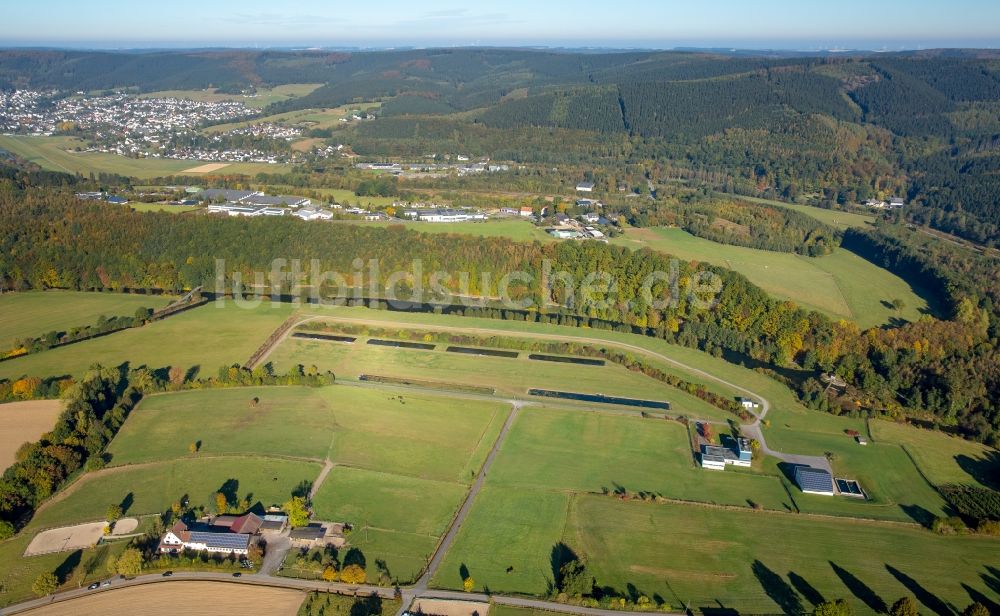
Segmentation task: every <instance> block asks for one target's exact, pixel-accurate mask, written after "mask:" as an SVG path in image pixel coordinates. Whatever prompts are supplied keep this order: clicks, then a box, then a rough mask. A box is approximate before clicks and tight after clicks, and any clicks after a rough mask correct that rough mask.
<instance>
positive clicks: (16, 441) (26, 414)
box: [0, 400, 63, 470]
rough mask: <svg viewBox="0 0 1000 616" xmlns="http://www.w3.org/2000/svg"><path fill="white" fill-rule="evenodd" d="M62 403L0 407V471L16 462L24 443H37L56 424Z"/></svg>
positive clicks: (16, 403) (30, 403) (44, 402)
mask: <svg viewBox="0 0 1000 616" xmlns="http://www.w3.org/2000/svg"><path fill="white" fill-rule="evenodd" d="M62 408H63V404H62V401H60V400H26V401H24V402H8V403H6V404H0V470H2V469H6V468H7V467H8V466H10V465H11V464H13V463H14V462H15V457H14V454H15V453H16V452H17V448H18V447H20V446H21V444H22V443H27V442H34V441H37V440H38V438H39V437H40V436H41V435H43V434H45V433H46V432H48V431H50V430H52V428H53V427H54V426H55V425H56V419H57V418H58V417H59V413H61V412H62Z"/></svg>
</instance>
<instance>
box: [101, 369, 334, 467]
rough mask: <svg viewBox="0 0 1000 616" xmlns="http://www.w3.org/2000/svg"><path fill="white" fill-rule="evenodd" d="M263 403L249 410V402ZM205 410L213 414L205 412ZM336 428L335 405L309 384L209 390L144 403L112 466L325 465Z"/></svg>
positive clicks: (125, 430) (113, 449)
mask: <svg viewBox="0 0 1000 616" xmlns="http://www.w3.org/2000/svg"><path fill="white" fill-rule="evenodd" d="M253 398H258V399H259V402H258V403H257V404H255V405H251V403H250V401H251V400H252V399H253ZM206 409H211V412H208V413H206V412H205V411H206ZM335 427H336V417H335V414H334V410H333V408H331V406H330V405H329V404H327V400H326V399H325V398H324V397H323V396H321V395H320V394H319V393H318V390H316V389H311V388H306V387H252V388H243V387H241V388H236V389H210V390H193V391H185V392H177V393H171V394H160V395H155V396H149V397H147V398H145V399H144V400H143V401H142V403H141V404H140V405H139V407H138V408H137V409H135V410H134V411H133V412H132V414H131V416H130V417H129V420H128V421H127V422H125V425H124V426H122V428H121V430H120V431H119V432H118V434H117V436H115V439H114V441H113V442H112V443H111V446H110V447H109V448H108V452H109V453H111V455H112V459H111V461H112V464H115V465H118V464H133V463H136V462H148V461H154V460H172V459H176V458H182V457H185V456H192V454H191V453H190V452H189V451H188V445H189V444H190V443H194V442H199V441H200V442H201V447H200V451H199V453H198V454H194V455H193V456H192V457H197V456H202V455H220V454H257V455H262V456H295V457H301V458H311V459H317V460H323V459H324V458H326V454H327V451H328V450H329V449H330V440H331V438H332V437H333V431H334V428H335Z"/></svg>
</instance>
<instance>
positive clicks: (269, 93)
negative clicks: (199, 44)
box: [139, 83, 323, 109]
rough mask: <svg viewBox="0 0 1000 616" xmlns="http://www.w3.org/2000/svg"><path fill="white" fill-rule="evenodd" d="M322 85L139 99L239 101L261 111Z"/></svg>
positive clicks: (168, 93)
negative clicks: (249, 93) (244, 93)
mask: <svg viewBox="0 0 1000 616" xmlns="http://www.w3.org/2000/svg"><path fill="white" fill-rule="evenodd" d="M321 85H323V84H320V83H288V84H284V85H280V86H275V87H273V88H258V89H257V91H256V92H255V93H254V94H252V95H249V96H245V95H243V94H222V93H220V92H216V90H215V88H208V89H206V90H161V91H159V92H150V93H148V94H142V95H140V96H139V98H182V99H185V100H190V101H199V102H203V103H216V102H221V101H240V102H241V103H243V104H245V105H246V106H247V107H253V108H254V109H263V108H264V107H267V106H268V105H272V104H274V103H280V102H283V101H287V100H290V99H292V98H299V97H300V96H305V95H306V94H309V93H310V92H312V91H313V90H315V89H316V88H318V87H320V86H321Z"/></svg>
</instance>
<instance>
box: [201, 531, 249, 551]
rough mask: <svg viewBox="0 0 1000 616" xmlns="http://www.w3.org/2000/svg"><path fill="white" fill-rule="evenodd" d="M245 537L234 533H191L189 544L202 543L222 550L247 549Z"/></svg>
mask: <svg viewBox="0 0 1000 616" xmlns="http://www.w3.org/2000/svg"><path fill="white" fill-rule="evenodd" d="M247 537H248V536H247V535H239V534H235V533H204V532H197V531H195V532H192V533H191V543H204V544H205V545H207V546H208V547H210V548H223V549H228V550H245V549H247Z"/></svg>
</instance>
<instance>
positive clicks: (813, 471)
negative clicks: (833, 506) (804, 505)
mask: <svg viewBox="0 0 1000 616" xmlns="http://www.w3.org/2000/svg"><path fill="white" fill-rule="evenodd" d="M795 483H797V484H798V485H799V489H800V490H802V491H803V492H805V493H806V494H822V495H824V496H833V494H834V491H833V477H832V476H831V475H830V473H829V472H828V471H826V470H823V469H821V468H813V467H811V466H796V467H795Z"/></svg>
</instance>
